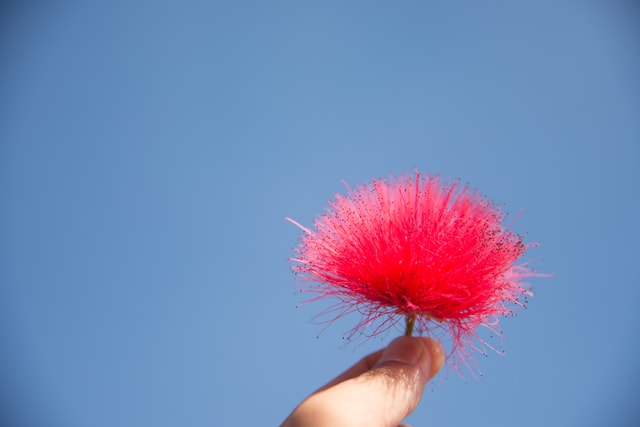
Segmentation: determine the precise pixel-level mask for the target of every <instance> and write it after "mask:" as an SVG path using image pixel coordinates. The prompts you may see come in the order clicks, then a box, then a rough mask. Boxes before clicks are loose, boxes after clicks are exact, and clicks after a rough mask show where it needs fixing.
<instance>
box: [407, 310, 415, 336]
mask: <svg viewBox="0 0 640 427" xmlns="http://www.w3.org/2000/svg"><path fill="white" fill-rule="evenodd" d="M415 324H416V315H415V314H407V329H406V330H405V333H404V334H405V335H406V336H408V337H410V336H411V334H413V325H415Z"/></svg>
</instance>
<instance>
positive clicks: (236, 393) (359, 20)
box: [0, 0, 640, 427]
mask: <svg viewBox="0 0 640 427" xmlns="http://www.w3.org/2000/svg"><path fill="white" fill-rule="evenodd" d="M12 5H13V6H11V5H9V6H3V7H1V8H0V13H2V16H1V17H0V64H1V65H0V144H1V145H0V342H1V343H2V344H1V346H2V347H1V348H2V350H1V351H0V376H1V378H2V386H1V388H0V407H1V408H2V413H1V414H0V416H1V417H4V418H3V420H6V421H3V422H4V424H3V425H12V426H16V427H38V426H43V427H45V426H46V427H63V426H64V427H113V426H119V427H129V426H130V427H139V426H154V427H170V426H189V427H204V426H224V425H239V426H258V425H264V426H269V425H278V423H279V422H280V421H282V419H283V418H284V417H285V416H286V415H287V414H288V413H289V411H291V410H292V409H293V407H294V406H295V405H296V404H297V403H298V402H299V401H300V400H301V399H303V398H304V397H305V395H307V394H308V393H310V392H311V391H312V390H314V389H315V388H316V387H318V386H320V385H321V384H322V383H324V382H325V381H327V380H329V379H330V378H331V377H333V376H334V375H336V374H337V373H339V372H340V371H341V370H343V369H344V368H346V367H348V366H349V365H350V364H352V363H353V362H355V361H356V360H357V359H359V358H360V357H362V356H364V355H365V354H367V353H368V352H370V351H373V350H374V349H377V348H380V347H382V346H385V345H386V344H387V343H388V342H389V341H390V340H391V339H392V338H393V336H394V333H391V334H390V335H387V336H383V337H380V338H378V339H372V340H370V341H367V342H365V343H364V344H362V345H360V346H358V345H353V344H351V345H345V344H344V341H343V340H342V334H343V333H344V332H346V331H348V330H349V329H350V328H351V326H352V319H344V320H342V321H339V322H337V323H336V324H334V325H333V326H331V327H330V328H328V329H327V330H326V331H325V332H324V333H322V334H320V332H321V329H322V327H321V326H318V325H315V324H313V323H312V322H311V320H312V318H313V316H314V315H315V314H316V313H317V312H319V311H320V309H321V306H322V305H321V304H320V305H307V306H302V307H299V308H296V306H297V305H299V304H300V302H301V301H302V299H303V298H302V297H301V296H300V295H299V294H297V293H296V292H295V286H294V277H293V275H292V274H291V272H290V270H289V265H288V263H287V261H286V258H287V257H288V256H290V255H291V253H292V248H293V247H294V246H295V244H296V240H297V239H298V237H299V230H298V229H297V228H296V227H294V226H293V225H291V224H289V223H287V222H285V221H284V217H285V216H290V217H293V218H295V219H296V220H297V221H299V222H300V223H302V224H305V225H310V224H311V223H312V221H313V218H314V216H315V215H317V214H318V213H320V212H321V211H322V209H323V207H324V206H325V205H326V202H327V200H328V199H330V198H331V197H332V196H333V194H334V193H335V192H340V191H342V190H343V185H342V183H341V179H345V180H346V181H347V182H349V183H352V184H355V183H358V182H364V181H368V180H370V179H371V178H374V177H378V176H385V175H387V174H388V173H389V172H393V173H402V172H410V171H412V170H413V169H414V168H418V169H420V170H421V171H422V172H425V173H439V174H442V175H444V176H445V177H451V178H460V179H461V180H462V181H463V182H468V183H469V184H470V186H471V187H473V188H476V189H478V190H479V191H481V192H482V193H484V194H486V195H487V196H489V197H490V198H492V199H493V200H495V201H496V202H498V203H502V204H504V209H505V210H506V211H508V212H510V213H511V216H512V217H513V216H514V215H515V214H517V213H518V212H519V211H520V210H521V209H522V210H523V214H522V216H521V217H520V218H519V219H518V221H517V223H516V225H515V231H517V232H518V233H521V234H524V235H525V236H526V240H527V241H528V242H539V243H540V246H539V247H538V248H535V249H533V250H531V251H530V254H529V259H532V260H534V265H535V266H536V267H537V268H538V269H539V270H541V271H543V272H550V273H553V274H554V276H553V277H552V278H548V279H533V280H531V281H530V282H531V284H532V285H533V287H534V292H535V296H534V298H533V299H532V300H531V303H530V305H529V309H528V310H525V311H522V312H520V314H519V315H518V316H517V317H515V318H509V319H506V320H505V321H504V322H503V323H502V325H503V329H504V330H505V333H506V336H507V340H506V341H505V343H504V346H503V349H504V350H505V351H506V353H507V354H506V356H500V355H497V354H490V355H489V357H487V358H484V357H483V358H482V360H480V361H479V363H480V367H481V369H482V372H483V377H482V379H480V380H473V379H468V380H464V379H461V378H459V377H458V376H456V375H455V374H452V375H451V374H450V375H448V376H447V375H442V376H441V377H439V378H438V379H436V381H435V382H434V383H433V384H432V385H431V386H430V387H429V388H428V389H427V391H426V392H425V396H424V398H423V401H422V403H421V405H420V407H419V409H418V410H417V411H416V412H415V413H414V415H413V416H412V417H411V418H410V419H409V421H410V422H411V423H413V424H414V425H415V426H416V427H417V426H424V427H428V426H433V427H436V426H437V427H442V426H454V427H455V426H468V425H474V426H485V425H486V426H491V427H502V426H513V425H518V426H525V427H526V426H540V425H545V426H587V427H589V426H593V427H597V426H603V425H610V426H631V425H637V424H636V423H637V422H638V420H640V412H639V410H638V405H637V403H638V402H637V400H638V397H637V396H638V393H639V392H640V390H638V384H639V380H640V368H639V367H638V356H639V355H640V334H639V333H638V324H639V321H638V314H637V313H638V301H640V286H639V285H640V283H639V279H638V274H637V262H638V256H639V255H640V254H639V251H638V241H639V239H640V227H639V222H638V219H637V216H638V212H639V211H640V200H639V199H640V197H639V193H640V192H639V191H638V184H639V183H640V180H639V178H640V176H639V175H640V43H639V42H638V41H639V40H640V11H639V9H638V7H637V6H634V4H633V2H631V1H617V0H613V1H605V0H602V1H596V0H592V1H577V0H575V1H573V0H567V1H557V0H536V1H521V2H515V1H494V0H488V1H475V0H469V1H446V2H445V1H427V0H424V1H401V2H398V1H395V2H392V1H387V2H379V1H336V2H332V1H286V2H268V1H254V2H247V1H224V2H223V1H187V0H186V1H174V2H166V1H143V0H127V1H110V2H102V1H101V2H98V1H77V2H70V1H52V2H46V1H27V2H12ZM318 335H319V337H318ZM634 420H635V422H634Z"/></svg>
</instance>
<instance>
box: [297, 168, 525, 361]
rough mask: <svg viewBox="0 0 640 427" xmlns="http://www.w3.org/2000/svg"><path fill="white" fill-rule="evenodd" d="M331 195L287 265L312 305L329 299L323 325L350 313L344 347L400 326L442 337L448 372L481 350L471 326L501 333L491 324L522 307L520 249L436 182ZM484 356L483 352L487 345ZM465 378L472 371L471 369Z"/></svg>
mask: <svg viewBox="0 0 640 427" xmlns="http://www.w3.org/2000/svg"><path fill="white" fill-rule="evenodd" d="M347 190H348V191H347V194H346V195H336V196H335V199H334V200H332V201H331V202H330V204H329V207H328V208H327V209H326V211H325V212H324V214H322V215H321V216H320V217H318V218H317V219H316V220H315V221H314V228H315V229H314V230H311V229H308V228H305V227H303V226H302V225H300V224H298V223H297V222H295V221H293V220H292V219H289V218H287V219H288V220H289V221H291V222H293V223H294V224H296V225H297V226H299V227H300V228H301V229H302V230H303V231H304V234H303V236H302V238H301V239H300V241H299V245H298V247H297V248H296V256H295V257H294V258H291V261H292V262H293V263H294V264H293V270H294V271H295V272H296V273H298V274H299V276H300V277H301V278H302V280H303V281H305V282H312V283H314V284H313V285H311V286H310V287H305V288H304V289H303V290H305V291H308V292H312V293H315V294H316V297H315V298H313V299H312V300H311V301H315V300H317V299H320V298H324V297H334V298H337V300H338V301H337V305H336V306H334V310H336V311H332V313H333V316H332V317H331V318H330V320H335V319H337V318H338V317H340V316H342V315H344V314H347V313H350V312H358V313H360V314H361V315H362V320H361V321H360V323H358V324H357V325H356V326H355V328H353V330H352V331H351V332H350V334H349V338H350V337H352V336H353V335H355V334H356V333H359V332H362V333H365V334H368V335H375V334H377V333H381V332H383V331H385V330H387V329H389V328H391V327H393V326H394V325H396V324H397V323H398V322H400V321H401V320H402V319H403V318H404V319H406V322H407V330H406V333H407V334H411V332H412V330H413V328H414V324H415V325H417V328H418V329H419V332H422V333H425V334H429V335H433V334H437V333H438V332H440V333H445V334H448V335H449V336H450V338H451V355H450V356H453V357H450V360H453V361H454V363H453V365H454V366H455V367H459V366H460V362H462V363H463V364H466V365H467V366H469V363H468V361H469V359H471V357H470V356H471V355H472V353H473V350H479V351H484V347H486V346H489V344H487V343H486V342H484V341H483V340H481V339H480V338H479V337H478V331H477V330H478V327H479V326H481V325H482V326H487V327H488V328H490V329H491V330H492V331H494V332H496V333H500V331H499V329H498V325H497V323H498V317H500V316H505V315H510V314H512V311H513V309H514V308H517V307H518V306H523V305H524V304H525V303H526V297H527V296H528V295H530V292H529V291H528V290H527V289H526V288H525V286H524V285H523V283H522V280H523V279H524V278H526V277H530V276H533V275H535V273H534V272H533V271H532V270H530V269H529V268H527V267H526V266H524V265H516V261H517V260H518V259H519V258H520V257H521V256H522V255H523V254H524V252H525V250H526V248H527V246H526V245H525V244H524V243H523V240H522V237H520V236H519V235H517V234H515V233H513V232H511V231H509V230H508V229H507V228H506V227H505V226H503V225H502V222H503V220H504V216H503V215H502V214H501V212H500V210H499V209H498V207H497V206H495V205H494V204H493V203H492V202H490V201H489V200H488V199H487V198H485V197H484V196H482V195H480V194H478V193H476V192H473V191H471V190H470V189H469V188H467V187H463V186H460V185H459V183H458V182H453V183H443V182H441V180H440V178H439V177H437V176H422V175H420V173H418V172H416V173H415V175H402V176H398V177H389V178H388V179H375V180H373V181H372V182H370V183H368V184H365V185H359V186H356V187H355V188H353V189H351V188H349V187H348V186H347ZM489 347H490V346H489ZM471 370H472V372H473V369H471Z"/></svg>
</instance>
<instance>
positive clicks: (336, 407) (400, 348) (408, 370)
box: [285, 336, 444, 427]
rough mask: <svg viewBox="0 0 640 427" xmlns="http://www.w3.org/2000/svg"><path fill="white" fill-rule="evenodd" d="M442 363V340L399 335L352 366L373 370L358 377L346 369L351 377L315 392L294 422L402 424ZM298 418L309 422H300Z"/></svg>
mask: <svg viewBox="0 0 640 427" xmlns="http://www.w3.org/2000/svg"><path fill="white" fill-rule="evenodd" d="M443 363H444V350H443V349H442V347H441V346H440V344H439V343H438V342H437V341H435V340H433V339H430V338H420V337H407V336H403V337H399V338H396V339H395V340H394V341H392V342H391V344H389V346H388V347H387V348H386V349H384V350H383V351H380V352H377V353H374V354H371V355H369V356H368V357H367V358H365V359H363V361H361V363H359V364H357V365H355V366H354V367H353V368H352V369H351V370H350V371H352V370H359V369H361V368H362V366H361V365H369V367H370V369H367V370H365V371H364V372H363V371H361V372H360V373H359V374H357V375H355V376H351V375H349V374H350V373H352V372H350V371H347V372H346V373H345V374H343V375H349V378H348V379H345V380H343V381H341V382H339V383H337V384H331V385H330V386H329V387H327V388H323V389H321V390H319V391H318V392H317V393H315V394H314V395H312V396H310V397H309V398H308V399H307V400H306V401H305V402H303V403H302V404H301V405H300V406H299V407H298V408H297V409H296V411H294V413H293V414H292V417H293V418H292V419H289V420H288V421H289V422H290V424H289V425H294V426H297V425H304V426H305V427H306V426H323V427H324V426H332V427H343V426H345V427H346V426H350V427H353V426H368V427H373V426H375V427H397V426H398V425H399V424H400V423H401V422H402V420H403V419H404V418H406V417H407V416H408V415H409V414H410V413H411V412H413V410H414V409H415V408H416V407H417V406H418V402H420V398H421V397H422V392H423V391H424V387H425V385H426V383H427V381H429V380H430V379H431V378H432V377H433V376H434V375H435V374H436V373H438V371H439V370H440V368H441V367H442V365H443ZM353 373H355V372H353ZM298 418H300V419H305V420H306V422H305V423H297V424H296V420H297V419H298ZM311 420H313V421H311ZM310 421H311V422H310ZM285 425H287V424H286V422H285Z"/></svg>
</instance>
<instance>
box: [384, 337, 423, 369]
mask: <svg viewBox="0 0 640 427" xmlns="http://www.w3.org/2000/svg"><path fill="white" fill-rule="evenodd" d="M424 352H425V348H424V346H423V345H421V343H420V341H418V340H416V339H414V338H412V337H405V336H402V337H398V338H396V339H395V340H393V341H392V342H391V344H389V346H387V348H386V350H385V351H384V352H383V353H382V356H381V357H380V361H379V362H378V363H385V362H400V363H406V364H407V365H414V364H415V363H417V362H418V360H420V356H421V355H422V353H424Z"/></svg>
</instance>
